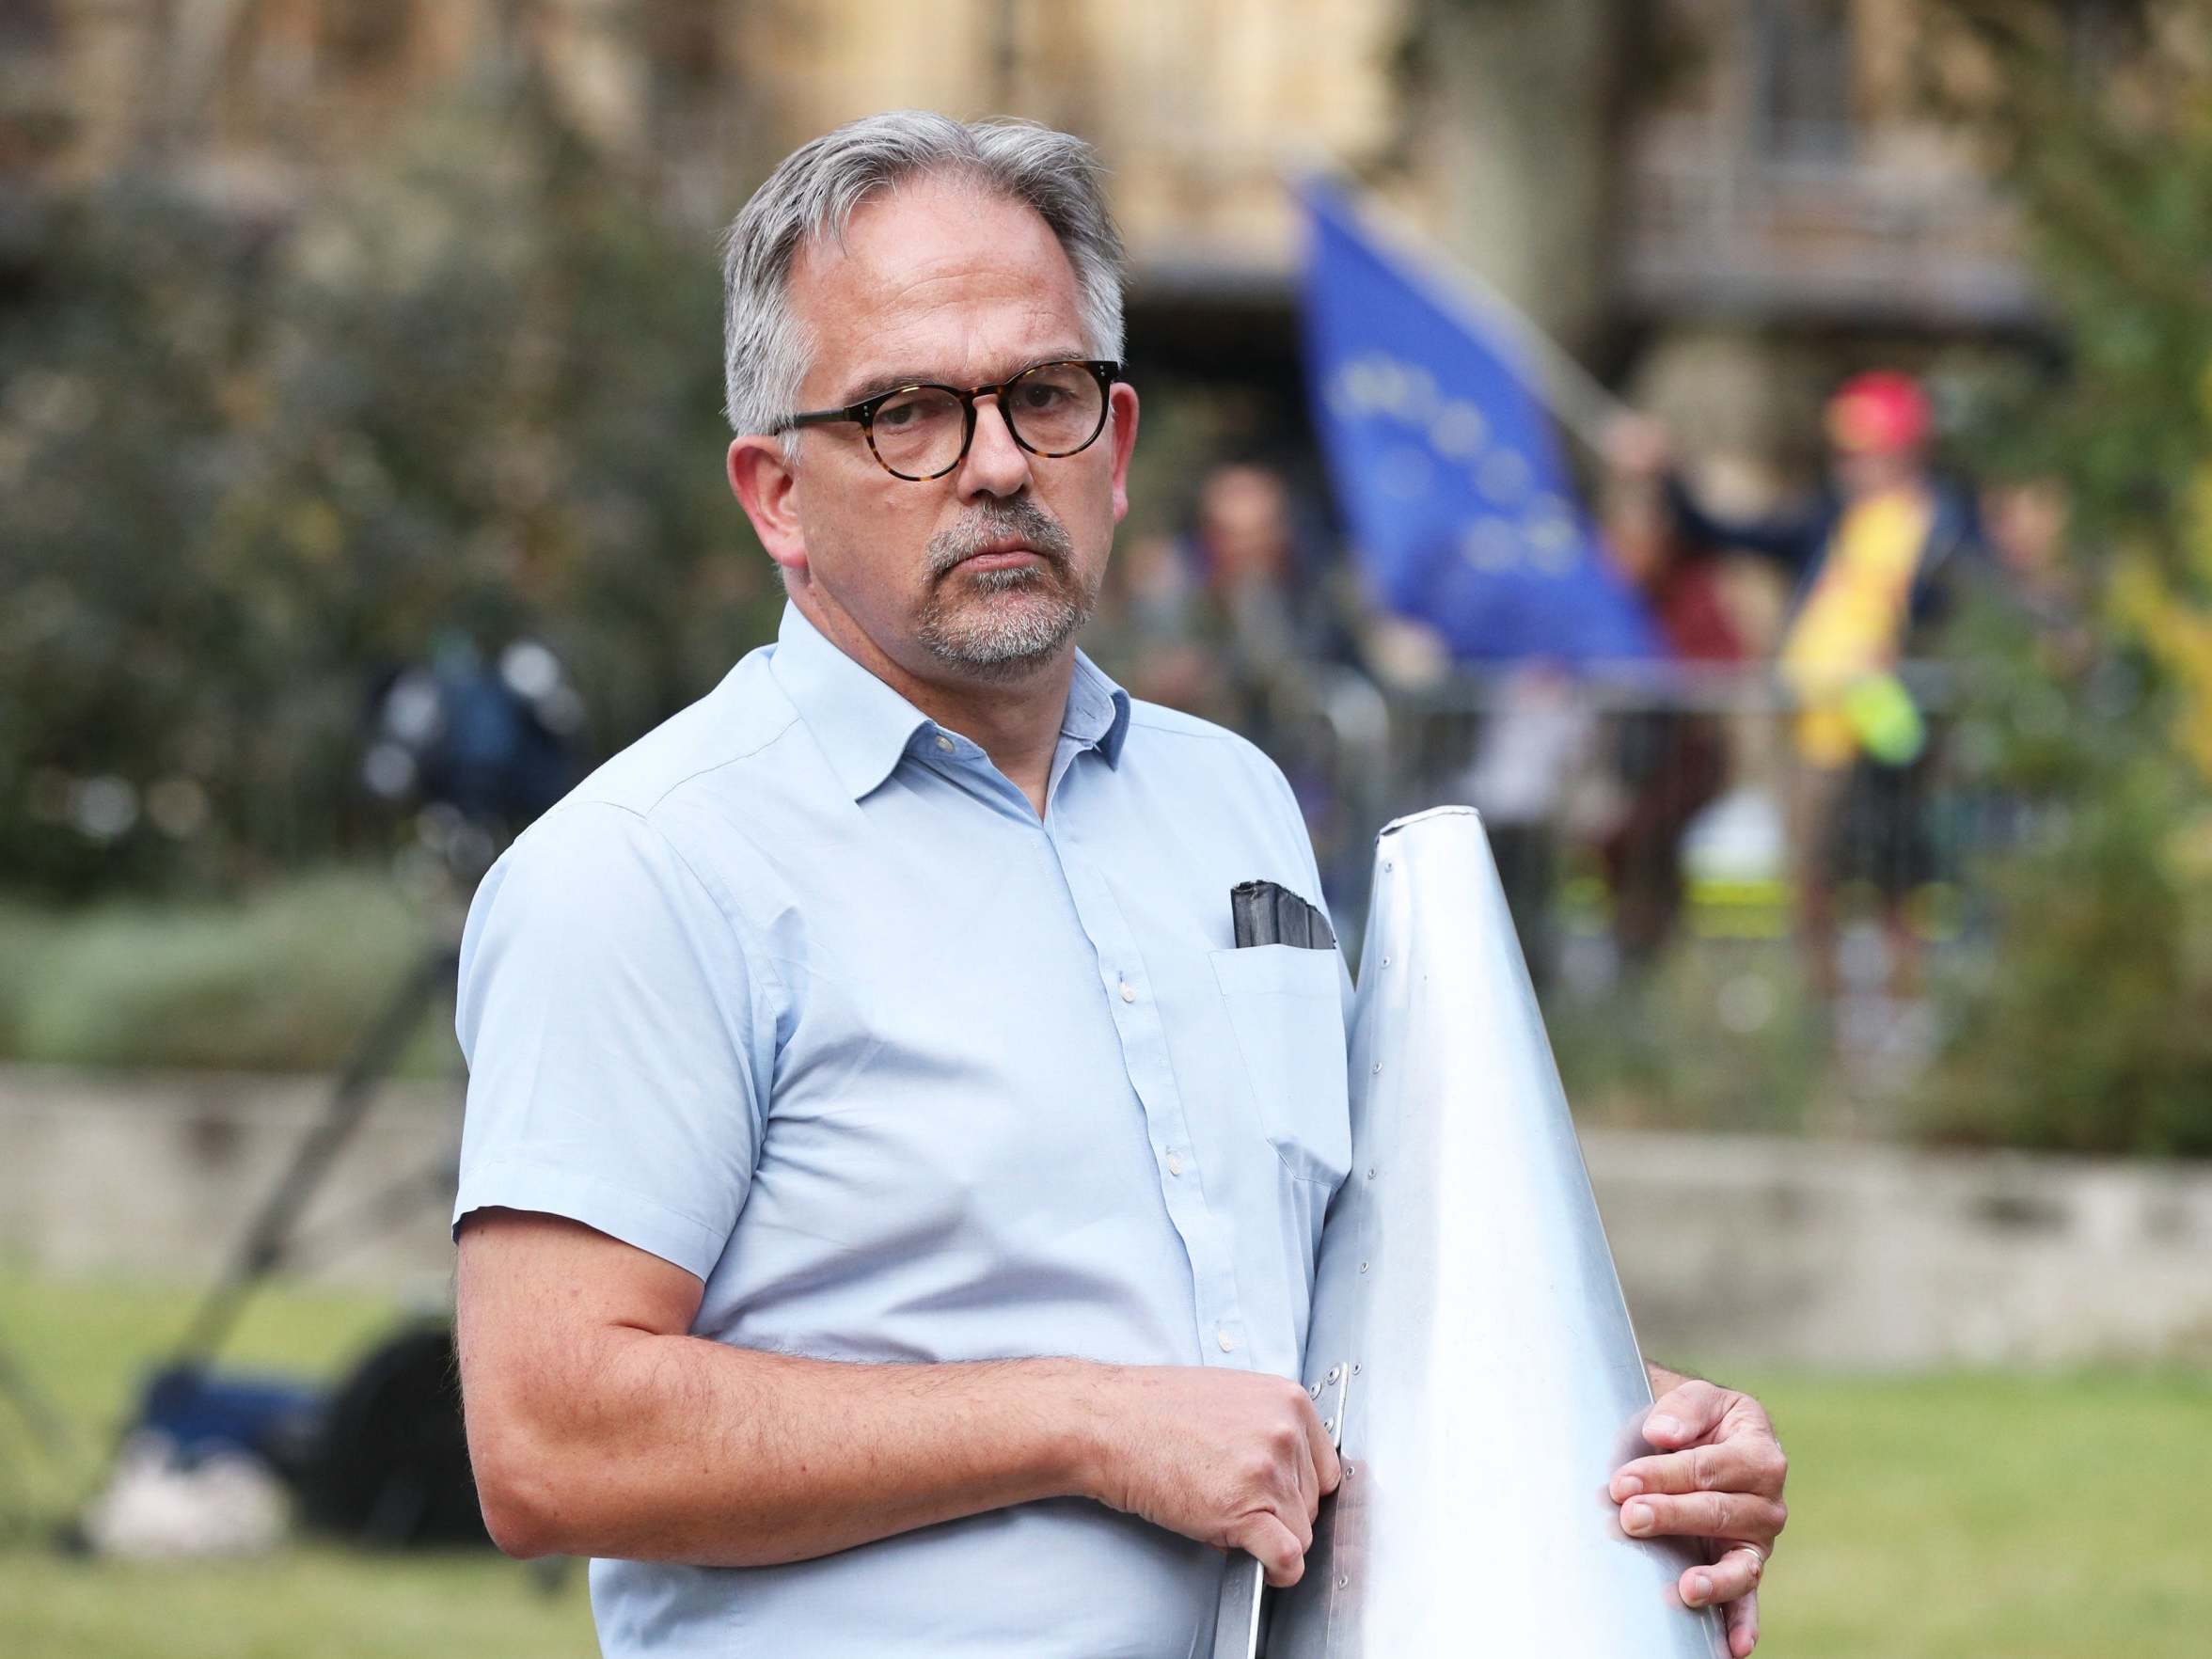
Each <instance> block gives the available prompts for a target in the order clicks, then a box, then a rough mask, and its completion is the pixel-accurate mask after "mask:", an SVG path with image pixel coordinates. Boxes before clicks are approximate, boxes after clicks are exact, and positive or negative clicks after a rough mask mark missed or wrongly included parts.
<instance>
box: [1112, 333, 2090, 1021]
mask: <svg viewBox="0 0 2212 1659" xmlns="http://www.w3.org/2000/svg"><path fill="white" fill-rule="evenodd" d="M1935 428H1936V422H1935V411H1934V407H1933V405H1932V402H1931V399H1930V395H1929V393H1928V391H1927V389H1926V388H1925V387H1923V386H1922V385H1921V384H1920V382H1919V381H1918V380H1916V379H1914V378H1913V377H1911V376H1909V375H1906V374H1904V373H1902V372H1898V371H1891V370H1876V371H1869V372H1864V373H1860V374H1857V375H1856V376H1854V377H1852V378H1850V379H1848V380H1846V381H1845V382H1844V383H1842V384H1841V386H1840V387H1837V388H1836V390H1835V391H1834V393H1833V395H1832V396H1831V397H1830V398H1829V399H1828V400H1827V402H1826V403H1825V409H1824V411H1823V417H1822V437H1823V440H1824V457H1825V464H1824V466H1823V467H1822V469H1821V472H1820V474H1819V476H1818V477H1817V478H1815V479H1813V480H1811V481H1809V483H1808V484H1807V485H1806V487H1805V488H1804V489H1803V490H1802V491H1801V492H1798V493H1795V494H1784V495H1782V496H1781V497H1780V498H1777V500H1776V501H1775V502H1774V503H1773V505H1772V506H1771V508H1770V509H1769V510H1768V511H1766V512H1764V513H1742V512H1734V511H1726V510H1723V509H1722V508H1720V507H1719V506H1717V505H1716V504H1714V503H1713V502H1711V501H1709V500H1708V499H1707V498H1706V496H1705V494H1704V493H1703V492H1702V491H1701V490H1700V489H1699V487H1698V483H1697V482H1696V479H1697V476H1698V466H1697V459H1698V458H1697V457H1695V456H1692V455H1687V454H1684V453H1683V452H1682V450H1681V449H1680V448H1679V446H1678V445H1677V444H1676V443H1675V441H1674V440H1673V439H1672V438H1671V436H1670V435H1669V433H1668V430H1667V426H1666V425H1664V424H1663V423H1662V422H1660V421H1659V420H1657V419H1653V418H1651V417H1650V416H1647V415H1644V414H1641V413H1634V412H1630V413H1624V414H1622V415H1621V416H1620V417H1619V418H1618V419H1616V420H1615V421H1614V422H1613V423H1612V425H1611V426H1610V427H1609V429H1608V430H1607V431H1606V433H1605V442H1604V446H1603V450H1602V452H1601V453H1599V454H1598V455H1597V456H1596V457H1595V462H1596V466H1595V476H1594V478H1593V480H1592V482H1593V485H1594V488H1593V491H1592V496H1593V499H1594V501H1595V503H1596V506H1595V514H1594V516H1595V518H1596V521H1597V530H1598V536H1599V540H1600V542H1601V544H1602V545H1603V546H1604V550H1605V554H1606V556H1607V558H1608V559H1609V560H1610V561H1611V564H1612V566H1613V569H1614V571H1615V573H1616V574H1617V575H1618V577H1619V578H1620V580H1622V581H1623V582H1624V583H1626V584H1627V585H1628V586H1629V587H1631V588H1632V589H1633V590H1634V591H1635V593H1638V594H1639V595H1640V596H1641V598H1642V600H1643V602H1644V604H1645V606H1646V608H1647V609H1648V612H1649V614H1650V616H1651V619H1652V621H1653V623H1654V624H1655V625H1656V629H1657V632H1658V635H1659V637H1660V639H1661V640H1662V641H1663V644H1664V651H1665V654H1666V655H1665V658H1664V660H1663V661H1661V662H1659V663H1656V664H1654V663H1643V664H1622V665H1618V668H1617V669H1616V670H1609V671H1601V672H1596V673H1594V674H1590V675H1587V676H1578V675H1573V674H1571V673H1570V672H1568V671H1567V670H1566V669H1565V668H1564V667H1563V666H1561V665H1559V664H1557V663H1556V662H1554V661H1553V660H1551V659H1550V658H1548V657H1547V656H1546V655H1545V653H1544V650H1543V646H1542V642H1541V641H1530V642H1529V648H1528V650H1527V652H1526V654H1525V656H1522V657H1520V658H1519V659H1517V660H1514V661H1510V662H1501V663H1479V664H1454V663H1452V662H1451V661H1450V660H1449V657H1448V654H1447V653H1446V650H1445V648H1444V646H1443V645H1442V643H1441V642H1440V641H1438V640H1435V639H1434V638H1433V637H1431V636H1430V635H1429V634H1428V632H1427V630H1425V629H1424V628H1423V626H1422V624H1420V622H1419V621H1418V619H1409V618H1402V617H1393V616H1387V615H1384V614H1382V613H1380V612H1379V611H1377V610H1376V609H1375V608H1373V607H1372V606H1371V605H1370V604H1368V603H1367V601H1366V599H1365V598H1364V597H1363V593H1362V585H1361V583H1360V581H1359V579H1358V577H1357V575H1356V573H1355V571H1354V569H1353V563H1352V561H1351V559H1349V558H1348V557H1340V556H1339V552H1338V549H1337V548H1336V547H1335V545H1334V544H1333V542H1332V538H1331V535H1330V532H1329V529H1328V521H1327V518H1326V516H1325V513H1324V509H1323V505H1322V503H1321V502H1320V501H1319V500H1318V499H1315V498H1311V497H1309V496H1307V495H1305V494H1304V493H1303V492H1302V491H1301V490H1300V488H1299V487H1298V486H1297V485H1296V484H1295V483H1294V482H1293V479H1294V478H1296V477H1299V476H1303V473H1304V471H1305V469H1304V468H1303V467H1301V466H1296V465H1294V464H1290V463H1285V462H1283V461H1280V460H1276V459H1272V458H1268V457H1262V456H1238V457H1234V458H1229V459H1224V460H1222V461H1219V462H1217V463H1216V464H1214V465H1212V466H1209V468H1207V469H1206V470H1205V471H1204V472H1203V474H1202V475H1201V476H1200V478H1199V480H1198V482H1197V484H1196V486H1195V488H1194V489H1193V491H1192V492H1191V494H1190V497H1189V506H1188V510H1187V512H1186V513H1185V514H1184V515H1183V522H1182V526H1181V528H1180V529H1179V530H1177V531H1176V532H1174V533H1166V534H1153V535H1147V536H1144V537H1139V538H1136V539H1134V540H1132V541H1131V542H1130V544H1129V545H1126V546H1125V547H1124V549H1123V550H1122V551H1121V553H1120V554H1119V555H1118V557H1117V561H1116V563H1115V566H1114V574H1113V577H1112V579H1111V582H1110V587H1109V593H1108V594H1107V596H1106V600H1105V603H1104V606H1103V608H1102V610H1101V617H1100V624H1099V627H1098V636H1097V639H1096V641H1095V649H1096V651H1097V653H1098V655H1100V656H1102V657H1104V658H1105V659H1106V660H1107V662H1108V664H1109V666H1111V667H1112V668H1114V671H1115V672H1118V673H1120V674H1121V675H1122V676H1123V677H1124V679H1125V682H1126V683H1127V684H1128V685H1129V687H1130V689H1131V690H1132V692H1134V693H1135V694H1137V695H1140V696H1144V697H1148V698H1151V699H1154V700H1157V701H1160V702H1163V703H1171V704H1174V705H1177V706H1179V707H1183V708H1186V709H1190V710H1193V711H1194V712H1197V713H1200V714H1203V715H1206V716H1207V717H1209V718H1210V719H1217V720H1221V721H1223V722H1224V723H1226V724H1229V725H1232V726H1234V727H1236V728H1237V729H1238V730H1240V731H1242V732H1245V733H1246V734H1248V735H1251V736H1252V737H1253V738H1254V739H1255V740H1256V742H1258V743H1259V744H1260V745H1261V746H1262V747H1263V748H1266V749H1267V750H1268V751H1270V752H1271V753H1272V754H1273V755H1275V756H1276V758H1277V759H1278V760H1279V761H1280V762H1281V764H1282V765H1283V766H1284V768H1285V770H1286V772H1287V773H1288V775H1289V776H1290V777H1291V779H1292V782H1293V785H1294V787H1295V788H1296V789H1297V790H1298V792H1299V794H1300V796H1301V798H1302V800H1303V803H1304V805H1305V807H1306V810H1307V814H1308V817H1309V820H1310V821H1311V822H1312V825H1313V828H1314V830H1315V839H1316V845H1317V847H1318V849H1319V851H1320V853H1321V855H1322V863H1323V868H1324V872H1325V875H1326V877H1328V879H1329V880H1330V882H1331V885H1332V891H1333V897H1335V899H1336V901H1337V902H1338V904H1339V906H1340V907H1342V906H1343V905H1344V904H1345V902H1346V901H1347V900H1348V899H1350V900H1351V901H1352V902H1353V903H1355V904H1356V902H1357V900H1358V896H1359V894H1358V891H1357V890H1358V885H1359V883H1360V881H1361V880H1362V878H1363V877H1364V869H1363V868H1362V864H1363V861H1364V858H1365V854H1366V842H1367V836H1368V835H1369V834H1370V833H1371V831H1372V829H1373V825H1372V824H1371V823H1367V822H1366V821H1365V816H1364V815H1363V814H1372V813H1373V812H1374V810H1375V809H1376V807H1377V805H1378V801H1377V800H1376V799H1374V798H1370V797H1368V796H1363V794H1362V784H1363V782H1371V781H1373V780H1377V779H1380V780H1382V784H1381V788H1382V791H1383V792H1384V793H1385V795H1386V796H1388V797H1389V798H1386V799H1384V800H1382V802H1380V804H1381V805H1382V807H1383V808H1384V809H1385V810H1389V811H1398V810H1406V809H1408V808H1411V807H1415V806H1418V805H1421V804H1427V803H1428V802H1427V801H1425V800H1424V799H1423V798H1421V796H1420V792H1422V791H1427V792H1429V794H1430V796H1431V797H1433V798H1436V799H1442V798H1445V797H1446V796H1447V795H1449V796H1452V797H1455V798H1467V799H1469V800H1471V801H1472V802H1473V804H1475V805H1477V807H1479V808H1480V809H1482V811H1483V812H1484V814H1485V818H1486V822H1487V826H1488V829H1489V832H1490V837H1491V840H1492V844H1493V849H1494V850H1495V852H1496V854H1497V857H1498V861H1499V864H1500V867H1501V871H1502V873H1503V875H1504V877H1505V880H1506V883H1507V887H1508V891H1509V895H1510V896H1511V897H1512V899H1513V901H1514V908H1515V911H1516V915H1517V916H1518V917H1519V918H1520V920H1521V926H1522V930H1523V933H1524V940H1525V945H1526V947H1527V950H1528V953H1529V956H1530V959H1531V966H1532V970H1533V971H1534V972H1536V974H1537V975H1538V977H1539V979H1540V981H1541V980H1543V979H1545V978H1547V977H1549V976H1550V974H1551V973H1552V972H1553V970H1554V967H1555V962H1554V956H1555V950H1554V947H1555V944H1556V939H1555V937H1554V935H1555V932H1556V924H1557V918H1558V912H1559V906H1560V897H1561V889H1562V884H1563V883H1564V882H1565V881H1566V880H1567V879H1568V877H1569V876H1570V874H1571V873H1574V872H1582V873H1586V874H1588V875H1589V876H1593V877H1595V880H1596V890H1597V891H1600V892H1601V893H1602V900H1601V904H1600V909H1601V910H1602V913H1603V915H1604V919H1605V932H1606V938H1607V940H1608V942H1609V946H1610V954H1609V957H1608V959H1607V978H1608V981H1610V979H1611V978H1613V977H1616V976H1618V975H1622V974H1626V975H1635V974H1637V973H1639V972H1642V971H1644V970H1647V969H1649V968H1650V967H1651V966H1652V965H1653V964H1654V963H1655V962H1656V961H1657V960H1658V959H1659V958H1660V957H1661V956H1662V954H1663V953H1664V951H1665V948H1666V947H1667V943H1668V942H1669V940H1671V939H1673V938H1674V937H1675V936H1676V935H1677V933H1678V931H1679V930H1680V929H1681V927H1682V926H1683V921H1684V911H1685V904H1686V903H1687V902H1688V901H1689V899H1690V897H1691V895H1692V891H1693V888H1694V887H1695V886H1696V885H1697V882H1698V875H1699V871H1698V865H1699V862H1700V860H1699V856H1698V855H1699V850H1700V847H1702V848H1703V849H1704V850H1705V851H1706V852H1707V853H1708V854H1709V855H1710V856H1709V857H1708V858H1707V859H1706V860H1705V862H1706V863H1707V864H1709V865H1711V866H1712V879H1711V881H1710V882H1709V883H1708V885H1709V886H1711V887H1712V888H1713V890H1714V893H1715V894H1716V896H1717V897H1718V898H1720V899H1721V900H1723V901H1725V900H1727V899H1728V898H1729V897H1730V894H1731V893H1734V894H1736V895H1739V896H1740V895H1741V894H1742V893H1744V892H1746V890H1748V891H1751V892H1752V893H1754V894H1763V895H1764V900H1763V902H1765V903H1766V904H1767V905H1768V906H1769V907H1770V908H1771V909H1773V910H1774V911H1775V912H1776V913H1777V921H1778V924H1781V925H1786V926H1788V927H1789V928H1790V929H1791V930H1792V931H1793V934H1794V937H1795V939H1796V940H1797V942H1798V946H1799V955H1800V959H1801V963H1802V970H1803V973H1804V976H1805V980H1806V983H1807V986H1808V988H1809V991H1810V992H1811V993H1812V995H1813V997H1814V998H1815V999H1816V1001H1819V1002H1823V1003H1825V1002H1830V1001H1833V1000H1834V999H1836V998H1838V997H1839V996H1841V995H1842V994H1843V993H1844V992H1845V991H1846V990H1848V989H1850V988H1852V987H1850V986H1848V985H1847V984H1846V980H1847V979H1848V980H1851V981H1854V982H1855V983H1856V985H1857V986H1858V987H1859V988H1862V989H1869V990H1872V992H1874V993H1876V994H1878V995H1879V996H1881V997H1885V998H1887V999H1888V1001H1889V1002H1890V1003H1892V1004H1895V1005H1898V1006H1903V1005H1905V1004H1908V1003H1911V1002H1912V1001H1913V1000H1914V999H1916V998H1917V997H1918V996H1919V994H1920V985H1921V959H1922V954H1923V950H1924V948H1925V946H1926V944H1927V942H1928V940H1930V939H1931V937H1935V936H1939V935H1941V934H1943V933H1944V932H1945V931H1946V930H1947V929H1951V928H1954V927H1955V925H1956V924H1957V916H1958V909H1959V905H1958V900H1957V890H1958V883H1959V880H1960V877H1961V874H1962V872H1961V869H1960V867H1959V866H1960V863H1961V858H1962V848H1961V846H1960V845H1959V835H1958V833H1957V825H1958V824H1959V822H1960V821H1961V819H1960V814H1958V813H1957V812H1956V811H1953V810H1951V808H1953V807H1955V805H1956V801H1957V799H1958V798H1960V797H1961V796H1962V795H1965V794H1967V793H1972V792H1973V791H1974V790H1975V789H1976V788H1977V787H1979V786H1978V785H1976V784H1973V783H1972V782H1969V781H1968V779H1967V773H1968V772H1971V771H1972V769H1973V768H1972V767H1971V766H1967V767H1966V768H1963V769H1962V767H1961V766H1959V765H1958V764H1957V762H1958V760H1959V756H1958V755H1957V753H1956V752H1955V751H1956V747H1957V746H1956V744H1955V743H1953V742H1952V741H1951V736H1950V733H1951V727H1952V726H1953V725H1954V723H1955V716H1956V713H1957V711H1958V709H1959V708H1960V706H1961V704H1962V699H1963V698H1964V697H1965V695H1966V682H1967V680H1969V679H1970V678H1971V674H1970V672H1969V671H1967V670H1966V669H1964V667H1963V665H1962V664H1961V663H1960V662H1959V661H1958V660H1957V658H1958V656H1959V648H1958V644H1957V639H1956V635H1957V633H1958V631H1959V628H1960V626H1961V625H1962V624H1961V619H1962V618H1963V617H1966V616H1967V615H1969V614H1975V613H1980V614H1985V615H1987V614H1994V615H1995V616H1996V617H1997V618H1998V619H1999V624H2000V625H2003V626H2007V627H2010V628H2013V629H2014V630H2015V631H2017V630H2021V629H2025V630H2026V631H2027V632H2028V633H2030V634H2031V635H2033V636H2035V637H2036V639H2037V640H2040V641H2041V644H2042V648H2043V649H2044V650H2045V653H2046V656H2048V658H2049V660H2050V663H2051V666H2052V669H2053V672H2054V675H2055V677H2056V678H2057V679H2058V680H2059V681H2060V682H2061V683H2063V682H2064V680H2065V679H2066V678H2067V677H2069V676H2078V674H2079V673H2081V672H2084V671H2085V670H2086V667H2087V665H2088V663H2089V660H2090V658H2091V656H2093V651H2092V647H2091V644H2090V636H2089V633H2088V630H2087V628H2086V626H2085V624H2084V622H2083V619H2082V615H2081V606H2080V602H2079V596H2078V592H2077V587H2076V582H2075V579H2074V577H2073V576H2072V575H2071V574H2070V573H2069V571H2068V568H2067V564H2066V561H2065V559H2064V554H2063V548H2064V543H2065V536H2066V518H2067V503H2066V498H2065V494H2064V491H2063V489H2062V486H2061V485H2059V484H2058V483H2056V482H2053V481H2051V480H2048V479H2045V478H2036V477H2028V478H2021V479H2009V480H2004V481H1999V482H1987V483H1983V484H1981V485H1979V486H1978V485H1977V484H1976V483H1975V482H1973V481H1970V480H1968V479H1966V478H1964V477H1961V476H1958V475H1956V474H1955V473H1952V472H1950V471H1947V470H1945V469H1942V468H1940V467H1939V466H1937V464H1936V461H1935V438H1936V430H1935ZM1968 625H1970V624H1968ZM1378 706H1380V707H1382V708H1383V709H1385V710H1386V711H1387V715H1386V718H1383V719H1377V718H1375V715H1374V711H1375V709H1376V708H1377V707H1378ZM1425 722H1426V723H1427V724H1428V725H1430V726H1432V727H1438V728H1440V729H1441V728H1444V727H1447V726H1448V728H1449V732H1450V734H1451V735H1447V736H1446V737H1444V738H1443V739H1441V740H1435V739H1434V736H1433V734H1432V733H1425V732H1424V731H1423V726H1424V723H1425ZM1981 793H1982V795H1983V797H1984V798H1983V799H1982V800H1981V801H1980V802H1979V805H1980V806H1981V807H1982V808H1983V809H1987V808H1989V807H1990V805H1991V802H1990V801H1989V799H1987V798H1986V797H1987V796H1988V794H1989V790H1988V789H1987V788H1985V787H1983V788H1981ZM2004 818H2005V814H2003V813H2001V812H1999V813H1992V812H1990V811H1988V810H1983V812H1982V813H1981V814H1980V815H1979V817H1978V818H1977V820H1976V821H1977V823H1978V824H1979V825H1981V826H1983V828H1982V829H1981V830H1977V831H1976V833H1984V832H1988V833H1994V832H1995V831H1991V830H1987V826H1988V825H1990V824H1999V825H2001V823H2002V821H2003V820H2004ZM1585 885H1586V886H1587V885H1588V884H1587V883H1586V884H1585ZM1352 919H1353V920H1354V921H1355V922H1356V920H1357V918H1356V917H1354V918H1352ZM1847 922H1856V924H1858V926H1857V927H1856V932H1857V933H1859V934H1860V935H1863V936H1870V937H1871V940H1872V945H1871V948H1870V949H1867V950H1862V951H1860V952H1858V953H1856V955H1855V954H1854V953H1852V952H1849V951H1845V950H1842V949H1841V939H1842V936H1843V935H1844V934H1845V933H1846V932H1847V931H1854V930H1853V929H1848V928H1846V926H1845V924H1846V923H1847ZM1847 965H1848V966H1852V967H1855V968H1856V972H1846V967H1847Z"/></svg>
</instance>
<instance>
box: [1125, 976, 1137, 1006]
mask: <svg viewBox="0 0 2212 1659" xmlns="http://www.w3.org/2000/svg"><path fill="white" fill-rule="evenodd" d="M1121 1000H1122V1001H1123V1002H1125V1003H1133V1002H1135V1001H1136V1000H1137V987H1135V986H1133V985H1131V984H1130V982H1129V981H1128V980H1126V979H1125V980H1123V981H1122V982H1121Z"/></svg>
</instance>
